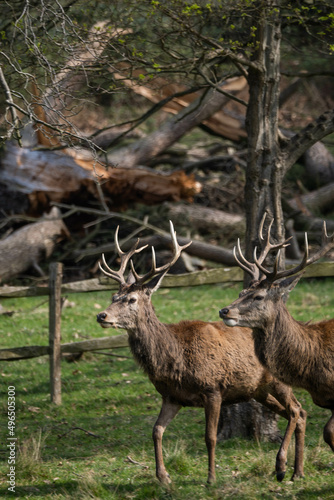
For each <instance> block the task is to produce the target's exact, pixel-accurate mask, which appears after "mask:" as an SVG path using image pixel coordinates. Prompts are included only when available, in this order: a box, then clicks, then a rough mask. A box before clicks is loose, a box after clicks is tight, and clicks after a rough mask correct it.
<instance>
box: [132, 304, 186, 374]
mask: <svg viewBox="0 0 334 500" xmlns="http://www.w3.org/2000/svg"><path fill="white" fill-rule="evenodd" d="M128 335H129V344H130V349H131V352H132V354H133V356H134V358H135V359H136V361H137V362H138V364H139V365H140V366H141V367H142V368H143V370H144V371H145V372H146V373H147V374H148V375H149V377H150V378H151V379H153V380H158V381H162V382H163V381H165V380H166V381H169V382H170V381H171V380H174V381H175V382H177V381H179V379H180V376H181V372H182V367H183V356H182V349H181V346H180V344H179V342H178V341H177V339H176V337H175V335H174V334H173V332H172V331H171V330H170V328H169V325H168V324H165V323H161V322H160V321H159V319H158V318H157V316H156V314H155V312H154V308H153V306H152V304H151V303H150V304H147V305H146V306H145V308H143V310H142V311H141V314H140V315H139V316H138V319H137V326H136V328H134V329H132V330H128Z"/></svg>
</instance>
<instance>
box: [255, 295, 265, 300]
mask: <svg viewBox="0 0 334 500" xmlns="http://www.w3.org/2000/svg"><path fill="white" fill-rule="evenodd" d="M263 299H264V297H263V295H256V296H255V297H254V300H263Z"/></svg>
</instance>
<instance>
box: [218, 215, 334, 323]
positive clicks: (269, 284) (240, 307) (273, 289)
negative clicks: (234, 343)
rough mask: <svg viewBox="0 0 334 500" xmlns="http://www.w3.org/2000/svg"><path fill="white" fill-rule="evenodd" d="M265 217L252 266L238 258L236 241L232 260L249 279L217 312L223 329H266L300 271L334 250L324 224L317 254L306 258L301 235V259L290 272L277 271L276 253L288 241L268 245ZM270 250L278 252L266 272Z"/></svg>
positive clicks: (239, 252) (288, 270) (269, 228)
mask: <svg viewBox="0 0 334 500" xmlns="http://www.w3.org/2000/svg"><path fill="white" fill-rule="evenodd" d="M265 218H266V214H264V216H263V218H262V221H261V224H260V228H259V241H260V243H261V250H260V254H259V255H258V249H257V247H255V248H254V256H253V260H254V262H252V263H251V262H249V261H247V260H246V259H245V257H244V256H243V254H242V251H241V247H240V240H238V243H237V246H236V247H234V257H235V259H236V261H237V263H238V265H239V267H241V268H242V269H243V270H244V271H246V272H247V273H248V274H250V276H251V277H252V281H251V283H250V285H249V288H247V289H245V290H243V291H242V292H241V293H240V295H239V298H238V299H237V300H236V301H234V302H233V303H232V304H231V305H230V306H229V307H225V308H223V309H221V310H220V311H219V315H220V317H221V318H222V319H223V320H224V322H225V324H226V325H227V326H237V325H238V326H247V327H249V328H256V327H262V328H264V327H265V326H267V324H268V322H269V321H271V320H272V319H273V318H274V317H275V316H276V314H277V307H278V303H279V302H280V301H283V302H286V300H287V298H288V295H289V293H290V291H291V290H292V289H293V288H294V287H295V286H296V284H297V283H298V281H299V280H300V278H301V276H302V275H303V272H304V269H305V268H306V267H307V266H309V265H310V264H312V263H313V262H315V261H317V260H318V259H320V258H321V257H323V256H324V255H325V254H326V253H327V252H328V251H329V250H330V249H331V248H333V247H334V234H333V235H332V236H330V237H329V236H328V235H327V231H326V224H325V223H324V224H323V229H322V245H321V247H320V248H319V250H318V251H317V252H316V253H315V254H314V255H313V256H312V257H309V249H308V240H307V234H306V233H305V250H304V257H303V259H302V261H301V262H300V264H298V265H297V266H295V267H293V268H289V269H284V270H278V262H279V252H280V249H281V248H285V247H286V246H287V245H288V244H289V241H290V239H291V238H288V239H287V240H285V241H283V242H281V243H277V244H272V243H270V230H271V226H272V223H273V221H271V222H270V224H269V227H268V230H267V234H266V235H265V236H264V235H263V226H264V222H265ZM271 250H278V253H277V256H276V259H275V263H274V266H273V270H272V271H270V270H268V269H267V268H266V267H265V266H264V261H265V259H266V257H267V256H268V253H269V252H270V251H271Z"/></svg>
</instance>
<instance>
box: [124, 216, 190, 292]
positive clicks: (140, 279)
mask: <svg viewBox="0 0 334 500" xmlns="http://www.w3.org/2000/svg"><path fill="white" fill-rule="evenodd" d="M169 227H170V235H171V238H172V244H173V257H172V259H171V260H170V261H169V262H167V264H164V265H163V266H161V267H157V266H156V259H155V251H154V247H153V246H152V266H151V269H150V271H148V272H147V273H146V274H144V275H143V276H139V274H137V273H136V270H135V268H134V265H133V262H132V260H131V262H130V264H131V269H132V273H133V275H134V277H135V280H136V284H137V285H143V284H144V283H145V282H146V281H148V280H149V279H151V278H153V277H154V276H156V275H158V274H161V273H167V272H168V271H169V269H170V268H171V267H172V266H173V265H174V264H175V262H176V261H177V259H178V258H179V257H180V255H181V252H182V250H184V249H185V248H187V247H188V246H189V245H191V243H192V242H191V241H190V242H189V243H187V244H186V245H183V246H180V245H179V244H178V242H177V239H176V231H174V226H173V223H172V221H171V220H170V221H169Z"/></svg>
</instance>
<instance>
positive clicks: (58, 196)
mask: <svg viewBox="0 0 334 500" xmlns="http://www.w3.org/2000/svg"><path fill="white" fill-rule="evenodd" d="M66 153H68V154H65V153H63V152H55V151H45V150H32V149H28V148H19V147H17V146H15V145H14V144H10V143H7V146H6V150H5V153H4V154H3V156H2V158H1V169H0V182H1V183H2V184H4V185H6V186H7V187H8V189H10V190H15V191H16V192H20V193H25V194H27V195H28V197H29V202H30V212H32V213H38V212H40V211H41V210H43V209H44V210H45V209H47V208H48V207H49V204H50V202H60V201H66V200H69V199H70V200H71V202H72V203H73V195H75V194H77V196H78V198H79V199H81V201H82V200H85V199H89V198H91V197H93V198H95V199H100V198H99V196H100V192H99V189H98V185H99V187H101V189H102V191H103V193H104V195H105V196H106V197H107V198H108V199H110V201H111V204H112V205H115V206H117V207H118V209H119V208H124V207H126V206H127V204H128V203H129V202H131V201H137V202H142V203H147V204H154V203H158V202H159V203H160V202H163V201H180V200H188V201H191V200H192V198H193V196H194V195H195V194H197V193H198V192H200V190H201V184H200V183H199V182H198V181H197V180H196V179H195V177H194V175H187V174H185V173H184V172H183V171H175V172H172V173H170V174H164V173H160V172H156V171H154V170H151V169H146V168H133V169H127V170H124V169H121V168H107V165H103V164H99V163H97V161H96V160H94V159H92V158H91V156H89V157H88V158H87V157H84V156H83V155H82V154H81V153H76V151H75V150H67V151H66ZM69 153H71V155H70V154H69ZM74 200H75V198H74ZM8 209H10V207H8Z"/></svg>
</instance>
